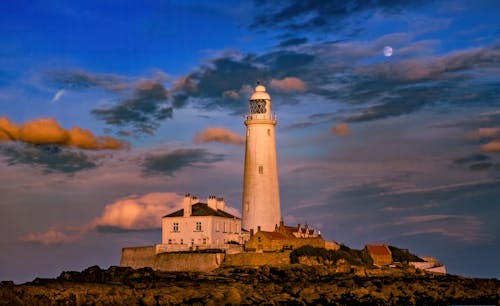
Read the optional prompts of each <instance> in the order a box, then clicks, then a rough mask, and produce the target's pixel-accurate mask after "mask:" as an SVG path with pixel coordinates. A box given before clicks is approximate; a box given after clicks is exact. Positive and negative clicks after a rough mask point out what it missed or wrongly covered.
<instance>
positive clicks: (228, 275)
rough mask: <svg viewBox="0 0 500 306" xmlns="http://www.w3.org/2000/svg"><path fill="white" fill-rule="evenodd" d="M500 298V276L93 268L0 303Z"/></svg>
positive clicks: (5, 288)
mask: <svg viewBox="0 0 500 306" xmlns="http://www.w3.org/2000/svg"><path fill="white" fill-rule="evenodd" d="M499 298H500V281H499V280H497V279H478V278H465V277H461V276H454V275H439V274H429V273H424V272H422V271H415V270H409V269H398V270H393V271H390V272H387V271H384V270H382V269H365V270H362V271H360V270H358V271H357V272H356V273H353V272H349V273H339V272H338V271H335V270H334V269H331V268H330V267H327V266H314V267H311V266H305V265H290V266H282V267H269V266H263V267H258V268H252V267H238V268H230V267H228V268H223V269H219V270H217V271H214V272H213V273H197V272H160V271H154V270H152V269H149V268H143V269H138V270H134V269H131V268H126V267H110V268H109V269H101V268H99V267H98V266H93V267H90V268H87V269H85V270H84V271H82V272H74V271H72V272H63V273H61V275H59V276H58V277H57V278H56V279H40V278H37V279H35V280H34V281H32V282H29V283H25V284H21V285H15V284H14V283H12V282H8V281H3V282H1V283H0V305H458V304H460V305H500V299H499Z"/></svg>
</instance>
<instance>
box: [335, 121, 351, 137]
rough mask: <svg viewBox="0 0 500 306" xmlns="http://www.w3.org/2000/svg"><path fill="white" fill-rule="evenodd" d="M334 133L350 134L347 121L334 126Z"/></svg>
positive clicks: (340, 134)
mask: <svg viewBox="0 0 500 306" xmlns="http://www.w3.org/2000/svg"><path fill="white" fill-rule="evenodd" d="M332 133H333V134H334V135H339V136H347V135H349V134H350V129H349V125H347V123H340V124H338V125H336V126H334V127H332Z"/></svg>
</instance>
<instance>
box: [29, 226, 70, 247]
mask: <svg viewBox="0 0 500 306" xmlns="http://www.w3.org/2000/svg"><path fill="white" fill-rule="evenodd" d="M21 239H22V240H23V241H26V242H32V243H38V244H43V245H58V244H65V243H71V242H74V241H76V240H77V239H79V235H78V234H76V235H70V234H67V233H64V232H62V231H59V230H56V229H49V230H48V231H46V232H45V233H29V234H26V235H25V236H23V237H22V238H21Z"/></svg>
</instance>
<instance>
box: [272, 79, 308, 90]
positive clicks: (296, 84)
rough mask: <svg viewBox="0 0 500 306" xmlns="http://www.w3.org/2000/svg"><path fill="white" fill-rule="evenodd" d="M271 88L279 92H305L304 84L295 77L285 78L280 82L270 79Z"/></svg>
mask: <svg viewBox="0 0 500 306" xmlns="http://www.w3.org/2000/svg"><path fill="white" fill-rule="evenodd" d="M270 84H271V87H273V88H274V89H276V90H280V91H305V90H306V85H305V84H304V82H303V81H302V80H301V79H299V78H296V77H287V78H284V79H281V80H278V79H272V80H271V83H270Z"/></svg>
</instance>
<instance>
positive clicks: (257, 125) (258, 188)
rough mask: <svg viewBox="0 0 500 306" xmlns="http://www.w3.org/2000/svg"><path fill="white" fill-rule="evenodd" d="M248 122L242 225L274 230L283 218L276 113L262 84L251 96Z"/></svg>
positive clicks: (248, 227) (255, 228)
mask: <svg viewBox="0 0 500 306" xmlns="http://www.w3.org/2000/svg"><path fill="white" fill-rule="evenodd" d="M245 125H246V127H247V136H246V145H245V169H244V175H243V203H242V211H243V214H242V219H243V220H242V228H244V229H246V230H252V229H253V230H254V231H257V228H258V227H260V229H261V230H263V231H274V229H275V226H276V225H277V224H279V222H280V219H281V214H280V193H279V183H278V166H277V163H276V139H275V136H274V135H275V126H276V116H275V115H274V114H273V113H272V112H271V97H270V96H269V94H268V93H267V92H266V88H265V87H264V86H262V85H260V84H257V87H255V92H254V93H253V94H252V96H251V97H250V114H249V115H247V116H246V120H245Z"/></svg>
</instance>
